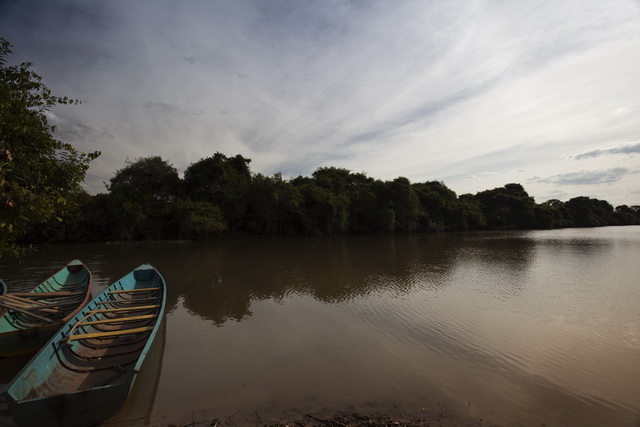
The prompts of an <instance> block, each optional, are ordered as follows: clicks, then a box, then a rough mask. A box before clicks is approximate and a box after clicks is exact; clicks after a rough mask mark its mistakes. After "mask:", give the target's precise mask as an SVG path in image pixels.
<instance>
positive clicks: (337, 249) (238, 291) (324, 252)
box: [172, 235, 457, 325]
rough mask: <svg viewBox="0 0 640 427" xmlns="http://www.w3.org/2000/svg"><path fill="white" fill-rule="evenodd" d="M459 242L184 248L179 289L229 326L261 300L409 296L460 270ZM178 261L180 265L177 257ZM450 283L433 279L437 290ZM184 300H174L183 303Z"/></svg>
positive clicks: (420, 239)
mask: <svg viewBox="0 0 640 427" xmlns="http://www.w3.org/2000/svg"><path fill="white" fill-rule="evenodd" d="M455 241H456V239H452V238H450V237H449V238H447V237H444V236H442V235H418V236H415V235H414V236H409V235H408V236H367V237H356V238H354V237H351V238H335V239H265V240H256V239H251V240H236V241H225V242H218V243H211V242H209V243H202V244H193V245H189V248H188V249H189V250H188V251H181V253H180V254H176V255H179V256H180V263H179V264H180V265H179V267H177V268H178V269H179V271H180V272H181V274H179V275H178V278H176V283H179V286H176V287H175V289H176V290H177V291H178V294H179V295H182V297H183V299H184V305H185V307H186V308H187V309H188V310H190V311H191V312H193V313H195V314H197V315H199V316H201V317H203V318H206V319H210V320H212V321H213V322H214V323H216V324H218V325H222V324H223V323H225V322H226V321H228V320H236V321H240V320H242V319H243V318H244V317H245V316H250V315H251V310H250V307H251V304H252V303H253V302H254V301H261V300H266V299H271V300H275V301H282V300H283V299H285V298H286V297H287V296H289V295H295V294H298V295H309V296H311V297H313V298H314V299H316V300H318V301H321V302H325V303H337V302H341V301H346V300H350V299H354V298H358V297H364V296H366V295H369V294H372V293H382V292H392V293H394V294H401V293H406V292H409V291H410V290H411V289H412V288H413V287H414V286H415V285H416V283H417V279H416V278H418V279H419V281H421V282H424V281H425V280H429V277H430V275H431V274H432V275H433V277H436V276H437V277H441V276H442V275H443V274H447V272H448V270H449V269H450V267H451V266H452V265H453V259H454V258H455V251H456V250H457V246H456V244H455ZM174 261H175V260H174ZM442 282H443V281H441V280H437V281H435V280H434V286H437V285H439V284H440V283H442ZM179 295H174V296H173V297H174V298H175V300H173V301H172V302H173V303H174V304H175V303H177V298H178V296H179Z"/></svg>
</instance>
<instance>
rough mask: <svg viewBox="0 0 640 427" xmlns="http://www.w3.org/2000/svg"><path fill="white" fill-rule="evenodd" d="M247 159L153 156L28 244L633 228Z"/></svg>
mask: <svg viewBox="0 0 640 427" xmlns="http://www.w3.org/2000/svg"><path fill="white" fill-rule="evenodd" d="M250 162H251V160H250V159H247V158H245V157H243V156H241V155H236V156H234V157H228V156H226V155H224V154H221V153H216V154H214V155H213V156H212V157H208V158H205V159H201V160H199V161H197V162H195V163H192V164H191V165H190V166H189V167H188V168H187V169H186V170H185V172H184V178H180V176H179V173H178V171H177V169H176V168H174V167H173V166H172V165H171V164H170V163H169V162H167V161H166V160H164V159H162V158H161V157H158V156H153V157H146V158H140V159H137V160H136V161H128V162H127V163H126V164H125V166H124V167H123V168H122V169H120V170H118V171H116V172H115V174H114V176H113V177H112V178H111V179H110V181H109V183H108V184H106V189H107V192H106V193H101V194H97V195H94V196H92V195H89V194H87V193H85V192H82V191H81V192H78V193H77V194H76V197H77V204H73V205H74V206H75V207H74V209H73V210H69V211H68V212H66V214H65V216H64V217H63V218H55V219H53V220H52V221H50V222H48V223H45V224H42V225H39V226H37V227H35V228H33V229H32V230H31V231H30V232H29V233H27V235H26V236H25V239H24V241H28V242H55V241H66V242H75V241H85V242H86V241H123V240H124V241H127V240H167V239H209V238H215V237H220V236H234V235H265V236H272V235H283V236H321V235H340V234H359V233H380V232H383V233H391V232H402V233H411V232H437V231H460V230H488V229H552V228H564V227H593V226H606V225H634V224H636V225H637V224H640V206H626V205H622V206H618V207H616V208H615V209H614V208H613V206H611V205H610V204H609V203H608V202H606V201H604V200H598V199H593V198H589V197H575V198H573V199H570V200H568V201H566V202H562V201H560V200H548V201H546V202H544V203H540V204H538V203H536V202H535V201H534V199H533V198H532V197H530V196H529V195H528V194H527V192H526V191H525V189H524V188H523V186H522V185H520V184H516V183H512V184H506V185H505V186H504V187H500V188H494V189H492V190H485V191H482V192H479V193H477V194H475V195H472V194H462V195H460V196H457V195H456V193H455V192H453V191H452V190H450V189H449V188H447V187H446V185H445V184H444V183H442V182H439V181H429V182H423V183H411V182H410V181H409V180H408V179H406V178H403V177H399V178H396V179H394V180H393V181H381V180H377V179H373V178H370V177H368V176H366V174H364V173H353V172H351V171H349V170H347V169H343V168H336V167H323V168H319V169H317V170H316V171H315V172H314V173H313V174H312V176H311V177H303V176H299V177H297V178H293V179H283V178H282V176H281V175H280V174H275V175H273V176H265V175H263V174H260V173H252V172H251V170H250V168H249V163H250Z"/></svg>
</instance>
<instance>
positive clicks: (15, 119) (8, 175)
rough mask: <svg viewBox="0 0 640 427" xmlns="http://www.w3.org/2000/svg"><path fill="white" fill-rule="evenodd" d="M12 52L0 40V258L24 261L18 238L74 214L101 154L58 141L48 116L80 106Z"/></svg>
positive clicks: (5, 43) (7, 45) (6, 43)
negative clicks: (12, 59)
mask: <svg viewBox="0 0 640 427" xmlns="http://www.w3.org/2000/svg"><path fill="white" fill-rule="evenodd" d="M11 47H12V46H11V44H10V43H9V42H8V41H7V40H5V39H3V38H0V231H1V233H0V255H3V254H4V255H13V256H19V255H20V254H21V253H23V252H24V249H23V248H21V247H20V246H18V245H17V244H16V241H17V240H18V239H20V238H22V237H23V236H24V235H25V234H26V233H27V232H29V231H30V230H31V229H32V228H33V227H35V226H37V225H38V224H43V223H46V222H48V221H50V220H51V219H54V220H56V221H62V218H63V217H64V216H65V212H69V211H71V210H73V208H74V205H75V201H76V198H77V197H76V196H77V195H78V194H79V193H81V192H82V188H81V186H80V183H81V182H82V181H83V180H84V177H85V174H86V171H87V169H88V168H89V163H90V162H91V161H92V160H94V159H95V158H96V157H98V156H99V155H100V153H99V152H93V153H82V152H79V151H77V150H76V149H75V148H74V147H72V146H71V145H69V144H67V143H64V142H62V141H59V140H57V139H55V138H54V137H53V132H54V131H55V126H52V125H50V124H49V121H48V119H47V112H48V111H49V110H50V109H51V108H52V107H54V106H56V105H60V104H62V105H67V104H78V101H76V100H73V99H70V98H68V97H66V96H65V97H59V96H56V95H53V94H52V93H51V91H50V90H49V89H48V88H47V87H46V86H45V84H44V83H42V77H40V76H39V75H38V74H36V73H35V72H33V71H31V69H30V67H31V63H29V62H23V63H22V64H20V65H13V66H12V65H8V64H7V56H8V55H9V54H10V53H12V51H11Z"/></svg>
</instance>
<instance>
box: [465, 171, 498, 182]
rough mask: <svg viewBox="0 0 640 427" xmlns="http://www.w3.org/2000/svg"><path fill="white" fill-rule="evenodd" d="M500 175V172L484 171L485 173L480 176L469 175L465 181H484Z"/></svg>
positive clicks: (479, 174)
mask: <svg viewBox="0 0 640 427" xmlns="http://www.w3.org/2000/svg"><path fill="white" fill-rule="evenodd" d="M497 175H500V174H499V173H498V172H489V171H484V172H480V173H478V174H474V175H469V176H467V177H466V178H465V180H468V181H473V180H479V179H483V178H487V177H492V176H497Z"/></svg>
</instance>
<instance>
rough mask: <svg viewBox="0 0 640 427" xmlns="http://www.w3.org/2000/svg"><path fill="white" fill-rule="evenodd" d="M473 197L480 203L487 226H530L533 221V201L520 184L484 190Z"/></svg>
mask: <svg viewBox="0 0 640 427" xmlns="http://www.w3.org/2000/svg"><path fill="white" fill-rule="evenodd" d="M475 197H476V198H477V199H478V200H479V201H480V202H481V204H482V210H483V213H484V216H485V218H486V220H487V225H488V226H489V227H492V228H531V227H533V225H534V223H535V214H534V208H535V202H534V200H533V198H532V197H529V194H527V192H526V191H525V190H524V188H523V187H522V185H520V184H506V185H505V186H504V187H499V188H494V189H493V190H485V191H482V192H480V193H478V194H476V196H475Z"/></svg>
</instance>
